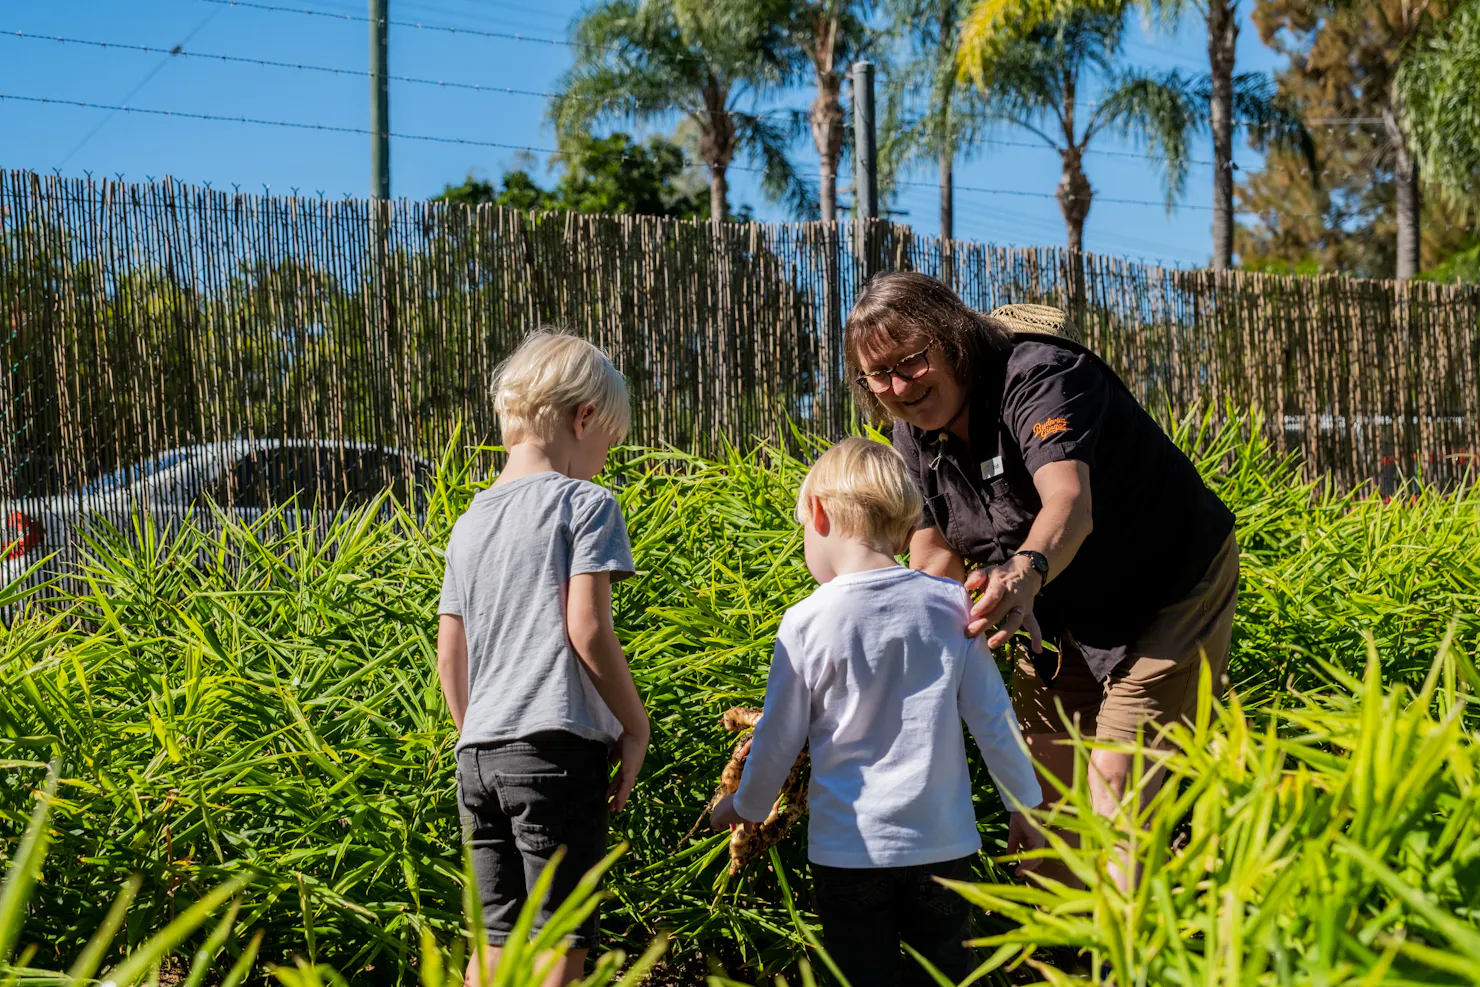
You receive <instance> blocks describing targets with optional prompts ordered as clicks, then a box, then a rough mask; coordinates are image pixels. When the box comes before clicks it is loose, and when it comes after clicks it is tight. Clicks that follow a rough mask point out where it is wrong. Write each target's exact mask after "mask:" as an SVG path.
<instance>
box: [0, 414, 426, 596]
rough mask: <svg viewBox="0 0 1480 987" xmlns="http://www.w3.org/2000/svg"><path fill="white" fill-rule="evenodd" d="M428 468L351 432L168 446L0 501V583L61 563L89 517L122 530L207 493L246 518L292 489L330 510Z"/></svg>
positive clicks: (38, 576)
mask: <svg viewBox="0 0 1480 987" xmlns="http://www.w3.org/2000/svg"><path fill="white" fill-rule="evenodd" d="M430 472H431V464H430V463H429V462H427V461H426V460H424V459H420V458H417V457H415V456H411V455H408V454H407V453H404V452H399V451H397V450H394V449H387V448H384V447H382V446H374V445H368V444H365V443H359V442H306V441H297V440H291V439H290V440H286V441H284V440H277V439H259V440H245V439H235V440H232V441H229V442H213V443H210V444H206V445H196V446H183V447H181V448H178V449H171V450H169V451H167V452H162V453H160V454H159V455H157V456H154V457H152V458H149V459H146V460H143V461H142V462H138V463H135V464H133V465H131V466H126V467H124V468H122V469H119V470H115V471H114V472H112V473H108V474H106V475H104V476H101V477H98V478H97V479H94V480H92V481H90V482H88V483H86V484H84V485H83V486H81V487H80V488H78V489H77V490H74V491H71V492H68V493H65V494H59V495H57V496H55V497H45V498H33V499H26V500H17V501H12V502H9V503H6V504H3V505H0V556H3V559H0V565H3V568H0V589H3V588H4V587H6V586H9V585H11V584H12V583H13V582H15V581H16V580H17V579H20V578H22V577H23V576H26V574H27V573H28V572H29V571H30V570H31V569H32V567H33V566H34V565H35V564H36V563H37V562H38V561H40V560H42V559H44V558H46V557H47V556H48V555H53V554H55V555H56V558H54V559H52V561H51V562H49V563H48V564H47V565H46V566H44V567H43V568H42V570H40V571H37V572H34V573H31V575H30V577H29V578H28V579H27V582H28V583H35V582H40V581H42V580H44V579H46V578H49V575H50V574H52V573H55V572H57V571H61V570H62V569H63V568H64V567H65V565H66V564H67V563H68V562H69V561H70V560H71V559H73V558H75V554H76V548H75V539H76V536H77V534H78V532H79V530H81V529H82V528H85V527H86V525H87V524H88V522H89V521H90V520H92V519H94V518H100V519H102V520H104V521H106V522H107V523H108V524H110V525H112V526H113V527H115V528H118V529H119V530H122V531H125V532H126V531H128V530H129V529H130V528H131V527H132V519H133V516H134V515H136V514H138V513H140V512H147V513H148V514H150V515H151V516H152V519H153V521H154V523H155V525H156V526H157V527H160V528H164V529H166V530H167V529H168V528H169V527H170V526H171V525H173V524H176V523H178V522H179V521H180V520H181V519H182V518H184V517H185V515H186V513H187V512H188V511H189V510H190V509H191V508H192V507H194V508H196V509H197V510H201V509H203V508H202V507H201V505H202V504H203V502H204V501H205V499H206V498H207V497H209V498H210V499H212V500H214V501H215V502H216V503H217V504H219V505H221V506H223V507H225V508H227V509H228V510H230V511H232V512H233V513H234V514H236V515H237V516H238V517H240V518H241V519H243V520H245V521H249V522H250V521H254V520H257V519H258V518H260V517H261V516H262V515H263V514H264V513H266V512H267V511H270V510H273V509H275V508H277V507H279V506H281V505H283V504H286V503H288V502H290V501H292V500H293V499H294V497H295V496H296V497H297V504H298V506H300V507H303V508H311V509H313V510H316V511H319V512H326V513H332V512H334V511H337V510H339V509H340V508H342V507H354V506H356V505H357V504H361V503H365V502H367V501H369V500H371V499H373V498H374V497H376V496H378V495H379V494H380V493H381V492H382V491H383V490H385V489H386V488H387V487H390V488H391V490H392V491H393V493H395V495H396V496H397V497H398V498H399V499H401V500H402V501H403V502H404V501H405V499H406V495H407V494H408V493H409V492H410V491H411V490H413V489H415V486H414V484H419V483H420V481H422V480H424V479H425V478H426V477H427V476H428V475H429V474H430Z"/></svg>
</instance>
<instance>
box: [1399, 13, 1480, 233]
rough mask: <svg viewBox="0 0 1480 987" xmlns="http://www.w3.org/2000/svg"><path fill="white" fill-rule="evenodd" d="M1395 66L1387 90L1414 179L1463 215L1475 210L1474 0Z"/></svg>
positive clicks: (1479, 152) (1478, 131)
mask: <svg viewBox="0 0 1480 987" xmlns="http://www.w3.org/2000/svg"><path fill="white" fill-rule="evenodd" d="M1416 48H1417V50H1416V51H1414V52H1413V53H1412V55H1411V56H1410V57H1409V58H1407V59H1405V60H1404V61H1403V63H1402V64H1401V65H1399V66H1398V71H1397V75H1396V77H1395V78H1394V80H1393V85H1394V87H1395V89H1396V90H1397V99H1396V102H1397V103H1398V105H1399V106H1401V107H1402V109H1403V114H1402V116H1403V120H1402V122H1403V131H1404V135H1405V136H1406V137H1407V139H1408V142H1409V144H1410V146H1412V147H1413V149H1414V157H1415V159H1416V161H1417V165H1418V170H1419V174H1420V175H1421V176H1422V177H1423V179H1424V181H1425V182H1427V183H1428V184H1429V185H1430V186H1431V187H1433V188H1434V189H1435V190H1436V191H1437V192H1438V194H1439V195H1441V196H1443V197H1444V199H1445V200H1446V202H1448V203H1449V204H1450V205H1451V206H1454V207H1455V208H1457V209H1459V210H1460V211H1462V212H1464V213H1466V214H1473V213H1474V212H1475V209H1476V206H1477V204H1480V99H1477V98H1476V94H1475V84H1476V82H1477V81H1480V0H1469V2H1467V3H1465V4H1464V5H1463V6H1462V7H1460V8H1459V9H1458V10H1456V11H1454V12H1453V13H1452V14H1451V16H1449V17H1448V18H1446V19H1445V20H1444V21H1443V22H1442V23H1440V24H1438V25H1436V27H1435V31H1434V33H1433V34H1432V35H1431V36H1429V37H1428V38H1426V39H1424V41H1423V42H1422V43H1421V44H1419V45H1417V46H1416Z"/></svg>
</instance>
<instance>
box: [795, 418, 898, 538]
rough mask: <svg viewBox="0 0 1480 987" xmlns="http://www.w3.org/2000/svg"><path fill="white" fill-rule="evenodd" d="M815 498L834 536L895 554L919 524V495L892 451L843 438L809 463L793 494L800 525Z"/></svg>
mask: <svg viewBox="0 0 1480 987" xmlns="http://www.w3.org/2000/svg"><path fill="white" fill-rule="evenodd" d="M813 497H815V498H816V499H817V500H818V502H819V503H821V504H822V509H823V510H824V511H826V512H827V516H828V518H829V519H831V521H832V523H833V524H834V525H836V526H837V528H838V531H839V532H840V533H842V534H844V535H847V536H849V537H850V538H862V539H863V540H865V541H867V542H869V543H870V544H872V545H874V546H875V547H878V548H880V549H885V550H888V551H889V553H890V554H891V555H898V554H899V553H901V552H903V551H904V550H905V549H906V548H907V547H908V545H909V538H910V532H911V530H913V529H914V527H915V525H916V524H918V523H919V520H920V507H921V500H920V491H919V489H918V488H917V487H916V486H915V481H914V480H913V479H912V478H911V477H910V472H909V468H908V467H907V466H905V464H904V459H903V458H901V457H900V455H899V453H897V452H895V451H894V449H893V447H891V446H887V445H884V444H883V443H881V442H873V441H871V440H869V439H861V438H849V439H844V440H843V441H841V442H839V443H838V444H837V445H835V446H833V447H832V448H831V449H829V450H827V452H825V453H823V454H822V455H821V456H820V457H819V458H818V460H817V462H815V463H813V464H812V468H811V469H810V470H809V471H808V472H807V478H806V479H805V480H803V481H802V489H801V492H800V493H798V494H797V512H796V518H797V523H798V524H805V523H806V521H807V501H808V499H810V498H813Z"/></svg>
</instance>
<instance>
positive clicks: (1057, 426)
mask: <svg viewBox="0 0 1480 987" xmlns="http://www.w3.org/2000/svg"><path fill="white" fill-rule="evenodd" d="M1067 431H1069V419H1067V418H1049V419H1045V420H1044V421H1041V422H1039V423H1038V424H1037V425H1034V426H1033V434H1034V435H1036V436H1037V437H1038V438H1039V439H1046V438H1048V437H1049V436H1050V435H1058V434H1059V433H1060V432H1067Z"/></svg>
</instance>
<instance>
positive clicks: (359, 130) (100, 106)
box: [0, 93, 559, 154]
mask: <svg viewBox="0 0 1480 987" xmlns="http://www.w3.org/2000/svg"><path fill="white" fill-rule="evenodd" d="M0 99H10V100H18V101H20V102H24V103H51V104H55V105H57V106H80V107H83V108H84V109H89V110H111V111H113V112H117V113H146V114H149V115H150V116H162V117H182V118H185V119H188V120H212V121H217V122H220V123H250V124H254V125H256V126H260V127H291V128H293V129H295V130H322V131H325V132H327V133H334V134H360V135H368V134H369V133H370V131H369V130H368V129H367V128H365V127H336V126H334V125H332V124H327V123H296V122H294V121H291V120H261V119H258V118H256V117H231V116H221V115H217V114H214V113H187V112H185V111H184V110H156V109H150V108H148V107H143V106H110V105H108V104H106V103H87V102H83V101H82V100H76V99H52V98H49V97H46V96H16V95H13V94H11V93H0ZM389 136H391V137H393V138H395V139H397V140H405V141H432V142H434V143H438V144H464V145H467V146H469V147H495V148H500V149H502V150H505V151H533V152H535V153H538V154H557V153H559V152H557V151H556V150H555V149H554V148H547V147H524V146H522V145H519V144H500V143H498V142H496V141H477V140H468V139H466V138H463V137H438V136H434V135H431V134H390V135H389Z"/></svg>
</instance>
